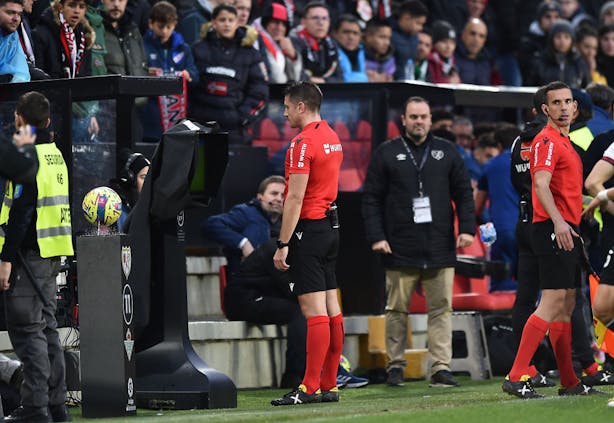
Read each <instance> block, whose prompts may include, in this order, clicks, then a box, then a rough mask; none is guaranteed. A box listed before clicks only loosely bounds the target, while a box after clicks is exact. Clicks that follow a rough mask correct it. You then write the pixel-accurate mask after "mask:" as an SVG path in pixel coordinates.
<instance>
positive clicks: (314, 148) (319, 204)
mask: <svg viewBox="0 0 614 423" xmlns="http://www.w3.org/2000/svg"><path fill="white" fill-rule="evenodd" d="M321 103H322V92H321V91H320V88H319V87H318V86H317V85H315V84H314V83H312V82H297V83H294V84H292V85H290V86H288V88H287V89H286V92H285V98H284V116H285V117H286V118H287V119H288V122H289V123H290V126H291V127H293V128H301V132H300V133H299V134H298V135H297V136H296V137H294V138H293V139H292V141H291V143H290V148H289V149H288V153H287V154H286V166H285V173H286V175H285V176H286V192H285V193H284V199H285V202H284V208H283V214H282V223H281V231H280V233H279V241H278V243H277V251H276V252H275V255H274V256H273V262H274V263H275V267H276V268H277V269H278V270H281V271H287V270H289V271H290V278H291V281H292V283H294V292H295V293H296V295H297V297H298V302H299V305H300V306H301V311H302V312H303V315H304V316H305V319H307V342H306V349H307V362H306V367H305V375H304V377H303V381H302V383H301V385H299V387H298V389H296V390H295V391H292V392H289V393H287V394H286V395H284V396H283V397H281V398H278V399H275V400H273V401H271V404H272V405H296V404H305V403H311V402H337V401H339V392H338V389H337V368H338V366H339V358H340V356H341V351H342V349H343V316H342V314H341V308H340V307H339V302H338V300H337V291H336V289H337V280H336V276H335V264H336V259H337V250H338V247H339V231H338V228H339V221H338V217H337V209H336V205H335V204H334V201H335V199H336V198H337V189H338V186H339V169H340V167H341V161H342V160H343V152H342V147H341V142H340V141H339V137H338V136H337V134H336V133H335V132H334V131H333V130H332V129H331V128H330V126H329V125H328V123H327V122H326V121H325V120H322V119H321V117H320V105H321ZM286 260H288V262H286ZM288 263H289V264H288Z"/></svg>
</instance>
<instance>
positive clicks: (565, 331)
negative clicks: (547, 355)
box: [550, 322, 579, 388]
mask: <svg viewBox="0 0 614 423" xmlns="http://www.w3.org/2000/svg"><path fill="white" fill-rule="evenodd" d="M550 343H551V344H552V349H553V350H554V357H555V358H556V365H557V367H558V368H559V373H560V375H561V385H563V386H564V387H566V388H573V387H574V386H576V385H577V384H578V382H579V380H578V377H577V376H576V373H575V372H574V370H573V363H572V361H571V323H569V322H552V323H550Z"/></svg>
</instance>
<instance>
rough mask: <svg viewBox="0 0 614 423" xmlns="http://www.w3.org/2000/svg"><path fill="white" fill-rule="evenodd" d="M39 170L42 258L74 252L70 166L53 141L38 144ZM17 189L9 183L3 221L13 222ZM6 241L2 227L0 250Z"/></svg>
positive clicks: (1, 214)
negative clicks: (13, 208) (13, 206)
mask: <svg viewBox="0 0 614 423" xmlns="http://www.w3.org/2000/svg"><path fill="white" fill-rule="evenodd" d="M36 155H37V157H38V163H39V166H38V172H37V174H36V187H37V190H38V196H37V199H36V239H37V242H38V247H39V249H40V255H41V257H42V258H48V257H59V256H72V255H74V250H73V246H72V227H71V217H70V201H69V197H68V193H69V189H68V169H67V168H66V163H65V162H64V157H62V153H61V152H60V150H58V148H57V147H56V146H55V144H54V143H48V144H38V145H36ZM14 195H15V189H14V187H13V183H12V182H11V181H9V182H8V183H7V189H6V193H5V195H4V201H3V202H2V210H1V211H0V225H6V224H10V222H9V213H10V209H11V205H12V203H13V198H14ZM3 245H4V232H3V231H1V229H0V251H2V247H3Z"/></svg>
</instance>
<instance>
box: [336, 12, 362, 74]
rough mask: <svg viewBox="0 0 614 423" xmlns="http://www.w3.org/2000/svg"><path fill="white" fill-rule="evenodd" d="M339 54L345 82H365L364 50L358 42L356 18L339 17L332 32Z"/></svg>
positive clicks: (358, 34) (358, 29)
mask: <svg viewBox="0 0 614 423" xmlns="http://www.w3.org/2000/svg"><path fill="white" fill-rule="evenodd" d="M333 35H334V38H335V41H336V42H337V47H338V48H337V51H338V52H339V66H341V72H342V73H343V80H344V81H345V82H367V81H368V79H367V72H366V67H365V48H364V46H363V45H362V43H361V42H360V38H361V35H362V31H361V30H360V24H359V23H358V18H356V17H355V16H354V15H348V14H345V15H341V16H340V17H339V19H338V20H337V25H336V27H335V31H334V34H333Z"/></svg>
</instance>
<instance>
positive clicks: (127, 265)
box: [122, 247, 132, 280]
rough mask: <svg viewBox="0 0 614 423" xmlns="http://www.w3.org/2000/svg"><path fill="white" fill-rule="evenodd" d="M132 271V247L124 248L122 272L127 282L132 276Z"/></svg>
mask: <svg viewBox="0 0 614 423" xmlns="http://www.w3.org/2000/svg"><path fill="white" fill-rule="evenodd" d="M130 269H132V249H131V248H130V247H122V270H123V271H124V276H125V277H126V280H128V276H130Z"/></svg>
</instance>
